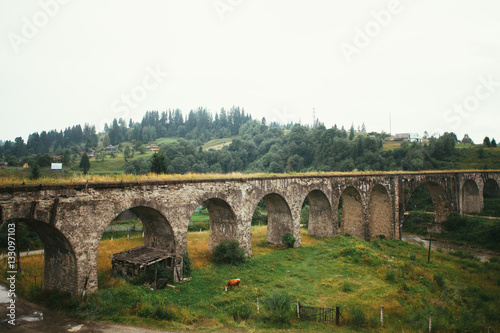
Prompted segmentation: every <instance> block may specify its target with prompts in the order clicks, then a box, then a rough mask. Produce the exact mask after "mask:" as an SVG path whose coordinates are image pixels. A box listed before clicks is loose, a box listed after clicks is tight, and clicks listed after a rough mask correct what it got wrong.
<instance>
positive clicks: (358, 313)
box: [348, 306, 368, 327]
mask: <svg viewBox="0 0 500 333" xmlns="http://www.w3.org/2000/svg"><path fill="white" fill-rule="evenodd" d="M350 314H351V315H350V316H349V320H348V323H349V325H352V326H355V327H363V326H366V325H367V324H368V321H367V320H366V315H365V313H364V311H363V310H362V309H361V308H360V307H358V306H354V307H353V308H352V309H351V311H350Z"/></svg>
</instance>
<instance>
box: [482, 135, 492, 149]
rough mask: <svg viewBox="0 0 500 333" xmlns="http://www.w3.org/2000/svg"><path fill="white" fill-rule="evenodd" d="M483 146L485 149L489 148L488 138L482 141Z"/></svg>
mask: <svg viewBox="0 0 500 333" xmlns="http://www.w3.org/2000/svg"><path fill="white" fill-rule="evenodd" d="M483 146H485V147H491V142H490V138H488V137H487V136H486V137H485V138H484V140H483Z"/></svg>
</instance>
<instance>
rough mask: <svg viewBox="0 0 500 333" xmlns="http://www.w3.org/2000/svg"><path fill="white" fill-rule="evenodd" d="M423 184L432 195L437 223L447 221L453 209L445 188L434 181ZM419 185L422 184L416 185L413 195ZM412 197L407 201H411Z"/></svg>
mask: <svg viewBox="0 0 500 333" xmlns="http://www.w3.org/2000/svg"><path fill="white" fill-rule="evenodd" d="M422 184H423V185H424V186H425V188H426V189H427V191H428V192H429V194H430V195H431V198H432V204H433V206H434V213H435V217H434V219H435V221H436V222H444V221H446V220H447V219H448V216H449V215H450V213H451V211H452V207H451V201H450V199H449V198H448V195H447V194H446V192H445V190H444V188H443V187H442V186H441V185H439V184H438V183H435V182H433V181H424V182H423V183H422ZM418 185H420V184H416V186H415V187H414V188H413V189H412V193H413V191H414V190H415V189H416V188H417V187H418ZM410 197H411V194H410V195H409V196H408V199H407V200H409V199H410ZM407 203H408V202H406V203H405V206H406V204H407Z"/></svg>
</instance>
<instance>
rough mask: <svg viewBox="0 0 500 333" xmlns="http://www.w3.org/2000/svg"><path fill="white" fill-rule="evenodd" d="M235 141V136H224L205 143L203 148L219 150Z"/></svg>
mask: <svg viewBox="0 0 500 333" xmlns="http://www.w3.org/2000/svg"><path fill="white" fill-rule="evenodd" d="M232 141H233V138H222V139H214V140H210V141H208V142H205V143H204V144H203V146H202V147H203V150H208V149H215V150H219V149H222V147H224V146H227V145H229V144H230V143H231V142H232Z"/></svg>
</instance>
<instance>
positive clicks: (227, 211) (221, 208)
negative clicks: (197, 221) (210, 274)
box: [200, 198, 239, 251]
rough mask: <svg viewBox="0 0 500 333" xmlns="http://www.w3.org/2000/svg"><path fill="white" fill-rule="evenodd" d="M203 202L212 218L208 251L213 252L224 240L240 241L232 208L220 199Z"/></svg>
mask: <svg viewBox="0 0 500 333" xmlns="http://www.w3.org/2000/svg"><path fill="white" fill-rule="evenodd" d="M203 202H204V203H205V205H206V207H207V209H208V216H209V217H210V231H209V237H208V250H209V251H213V249H214V248H215V247H216V246H217V245H219V243H220V242H221V241H223V240H228V239H236V240H238V241H239V239H238V226H237V223H236V215H235V213H234V211H233V209H232V208H231V206H230V205H229V204H228V203H227V202H226V201H225V200H223V199H219V198H210V199H207V200H205V201H203ZM200 204H201V203H200Z"/></svg>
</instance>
